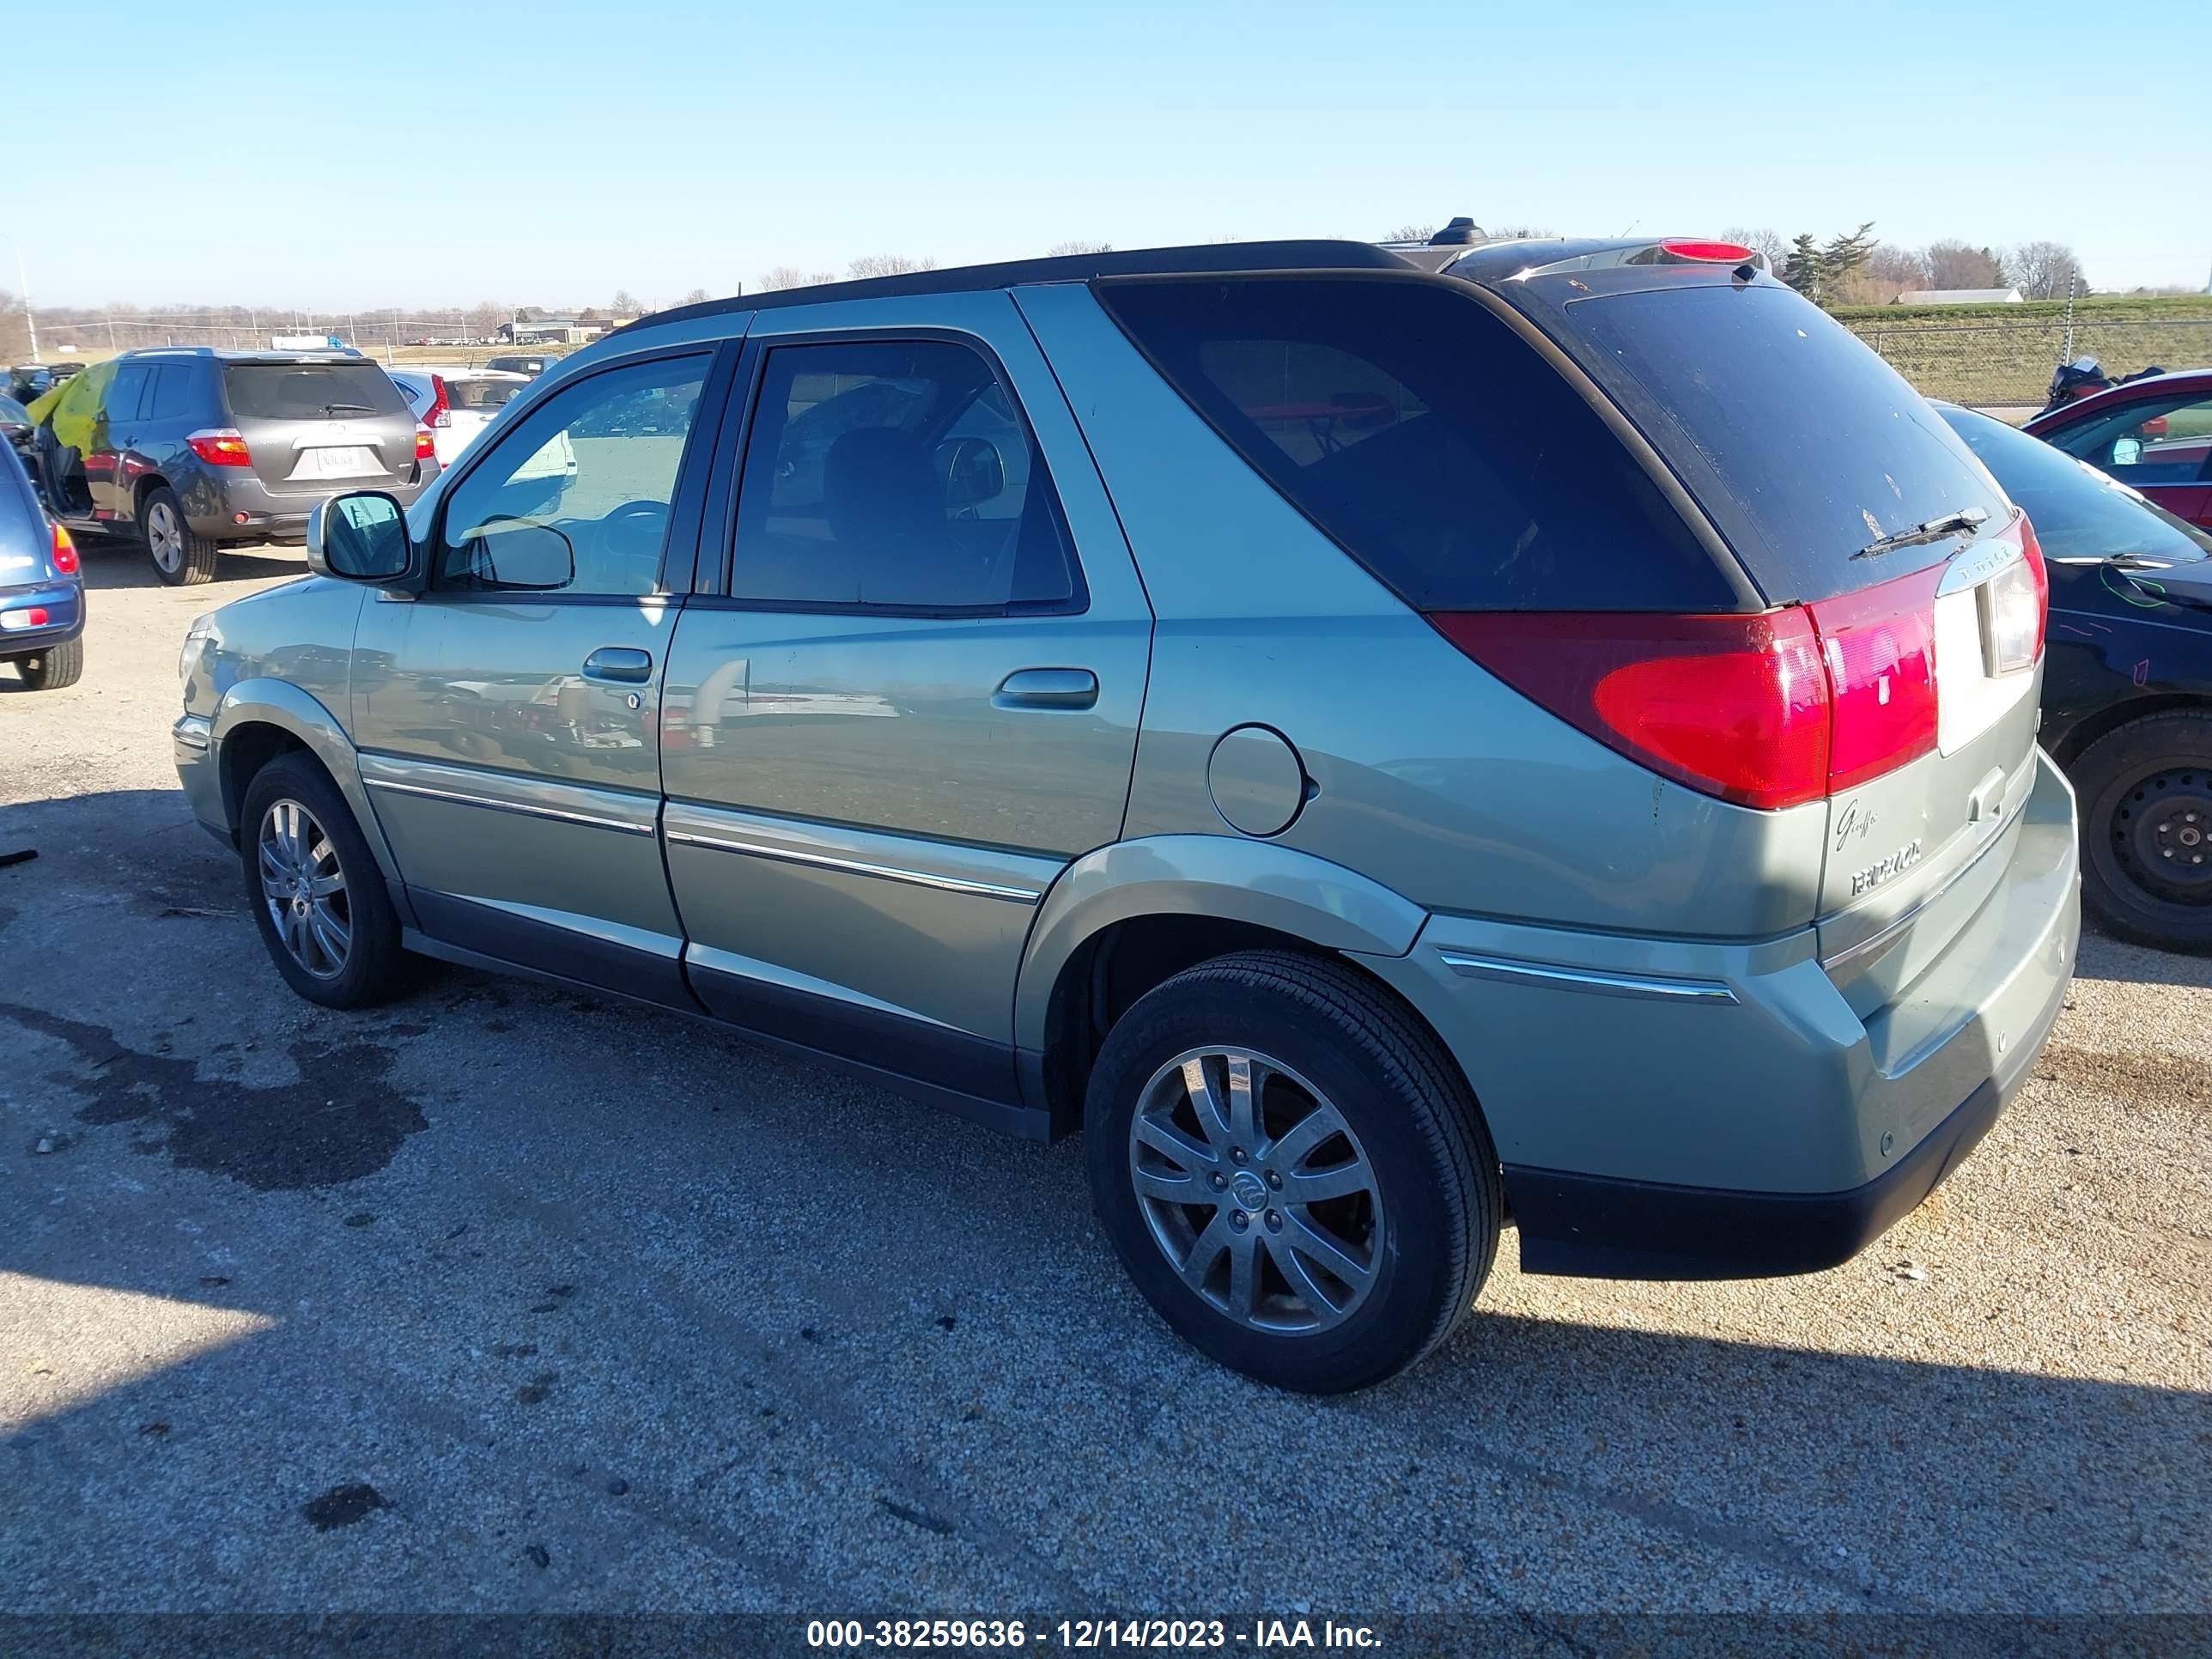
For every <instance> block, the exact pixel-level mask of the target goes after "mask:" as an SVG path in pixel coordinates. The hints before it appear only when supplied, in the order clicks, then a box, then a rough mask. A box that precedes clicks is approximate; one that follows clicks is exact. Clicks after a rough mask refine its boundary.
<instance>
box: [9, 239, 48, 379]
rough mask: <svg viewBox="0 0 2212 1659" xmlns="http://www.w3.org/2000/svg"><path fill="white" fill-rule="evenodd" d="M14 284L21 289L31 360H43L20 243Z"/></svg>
mask: <svg viewBox="0 0 2212 1659" xmlns="http://www.w3.org/2000/svg"><path fill="white" fill-rule="evenodd" d="M15 286H16V287H17V288H19V289H21V290H22V293H23V320H24V321H25V322H26V323H27V324H28V325H30V329H31V361H32V362H34V363H40V362H45V361H46V359H45V358H43V357H41V356H39V313H37V312H35V311H33V310H32V309H31V279H30V278H29V277H28V276H25V275H24V274H23V250H22V247H21V245H20V244H19V245H18V246H16V249H15Z"/></svg>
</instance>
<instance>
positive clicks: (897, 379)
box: [730, 340, 1085, 614]
mask: <svg viewBox="0 0 2212 1659" xmlns="http://www.w3.org/2000/svg"><path fill="white" fill-rule="evenodd" d="M730 592H731V594H732V597H733V598H736V599H744V600H749V601H750V602H752V603H754V604H757V605H789V606H793V607H795V608H799V609H817V610H827V609H840V610H842V609H876V608H889V609H896V610H906V611H931V612H943V611H957V612H966V613H982V614H995V613H998V612H1001V611H1046V612H1053V611H1080V610H1082V609H1083V607H1084V604H1085V599H1084V595H1083V590H1082V585H1081V582H1080V580H1079V576H1078V574H1077V569H1076V565H1075V562H1074V560H1073V557H1072V556H1070V551H1069V546H1068V538H1067V532H1066V526H1065V524H1064V522H1063V520H1062V518H1061V515H1060V503H1059V500H1058V498H1057V497H1056V496H1055V495H1054V493H1053V489H1052V483H1051V480H1050V479H1049V478H1048V477H1046V475H1045V470H1044V462H1043V458H1042V456H1040V455H1039V454H1038V453H1037V450H1036V446H1035V445H1034V444H1033V443H1031V442H1030V435H1029V428H1027V427H1026V426H1024V424H1023V423H1022V421H1021V419H1020V417H1019V416H1018V413H1017V412H1016V410H1015V407H1014V403H1013V399H1012V394H1011V393H1010V392H1008V391H1007V389H1006V386H1003V385H1002V384H1001V383H1000V380H999V379H998V376H997V374H995V373H994V370H993V368H992V367H991V365H990V364H989V363H988V362H986V361H985V360H984V358H983V357H982V356H981V355H980V354H978V353H977V352H975V351H974V350H972V349H969V347H967V346H964V345H960V344H957V343H953V342H951V341H946V340H915V341H901V340H870V341H865V342H855V343H852V344H849V345H795V346H778V347H776V348H775V349H774V350H772V351H770V352H769V354H768V357H767V361H766V363H765V365H764V366H763V369H762V371H761V387H760V393H759V397H758V400H757V404H756V405H755V413H754V416H753V425H752V430H751V432H750V435H749V436H748V438H747V440H746V445H745V459H744V472H743V474H742V477H741V478H740V482H739V485H738V526H737V545H736V549H735V551H734V555H733V564H732V571H731V576H730Z"/></svg>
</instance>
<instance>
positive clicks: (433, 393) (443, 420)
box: [418, 374, 453, 453]
mask: <svg viewBox="0 0 2212 1659" xmlns="http://www.w3.org/2000/svg"><path fill="white" fill-rule="evenodd" d="M422 424H423V425H425V426H427V427H447V426H451V425H453V404H450V403H448V402H447V401H446V377H445V376H444V375H442V374H433V375H432V376H431V377H430V408H429V411H428V413H427V414H425V415H424V416H422ZM418 453H419V452H418Z"/></svg>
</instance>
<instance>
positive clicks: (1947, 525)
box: [1851, 507, 1990, 559]
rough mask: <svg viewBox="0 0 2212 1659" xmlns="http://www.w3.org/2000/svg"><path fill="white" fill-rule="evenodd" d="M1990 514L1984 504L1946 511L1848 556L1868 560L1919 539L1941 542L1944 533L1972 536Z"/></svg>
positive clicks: (1871, 543)
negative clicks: (1936, 517)
mask: <svg viewBox="0 0 2212 1659" xmlns="http://www.w3.org/2000/svg"><path fill="white" fill-rule="evenodd" d="M1989 516H1990V514H1989V509H1988V508H1987V507H1960V509H1959V510H1958V511H1957V512H1956V513H1945V514H1944V515H1943V516H1942V518H1940V519H1928V520H1923V522H1921V523H1919V524H1917V525H1915V526H1912V528H1911V529H1910V530H1900V531H1899V532H1896V533H1895V534H1894V535H1890V536H1884V537H1881V538H1880V539H1878V540H1875V541H1871V542H1869V543H1868V544H1866V545H1865V546H1864V547H1863V548H1861V549H1859V550H1858V551H1857V552H1856V553H1854V554H1852V555H1851V556H1852V557H1853V558H1855V559H1871V558H1875V557H1878V556H1881V554H1884V553H1887V552H1888V551H1889V550H1891V549H1893V548H1899V547H1911V546H1914V545H1916V544H1918V543H1921V542H1940V541H1942V539H1943V538H1944V537H1946V536H1957V535H1968V536H1971V535H1972V534H1973V532H1975V531H1977V530H1978V529H1980V528H1981V527H1982V526H1983V525H1984V523H1985V522H1987V520H1988V519H1989Z"/></svg>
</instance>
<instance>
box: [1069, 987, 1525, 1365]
mask: <svg viewBox="0 0 2212 1659" xmlns="http://www.w3.org/2000/svg"><path fill="white" fill-rule="evenodd" d="M1193 1067H1195V1068H1196V1071H1197V1079H1198V1080H1197V1081H1196V1082H1194V1081H1193V1079H1192V1068H1193ZM1240 1067H1241V1068H1242V1069H1241V1071H1240ZM1247 1078H1249V1079H1253V1080H1254V1081H1253V1082H1252V1083H1250V1084H1248V1083H1246V1082H1245V1080H1244V1079H1247ZM1208 1100H1211V1101H1212V1102H1213V1103H1216V1105H1215V1107H1214V1109H1212V1111H1211V1112H1210V1113H1209V1109H1208V1108H1207V1107H1206V1101H1208ZM1240 1100H1251V1101H1256V1102H1257V1104H1256V1105H1255V1106H1253V1107H1250V1108H1249V1109H1248V1108H1245V1107H1242V1106H1240V1105H1239V1104H1238V1102H1239V1101H1240ZM1140 1119H1141V1122H1140ZM1084 1122H1085V1128H1084V1135H1085V1161H1086V1163H1087V1164H1088V1166H1089V1170H1090V1176H1091V1195H1092V1198H1093V1200H1094V1201H1095V1203H1096V1204H1097V1212H1098V1218H1099V1221H1100V1223H1101V1225H1103V1227H1104V1229H1105V1231H1106V1235H1107V1237H1108V1238H1109V1239H1110V1240H1111V1241H1112V1243H1113V1245H1114V1249H1115V1253H1116V1254H1117V1255H1120V1256H1121V1263H1122V1266H1123V1267H1126V1268H1127V1270H1128V1273H1129V1276H1130V1278H1131V1279H1133V1280H1134V1281H1135V1283H1136V1285H1137V1288H1138V1289H1139V1291H1142V1292H1143V1293H1144V1296H1145V1297H1146V1300H1147V1301H1149V1302H1150V1303H1151V1304H1152V1306H1153V1307H1154V1308H1155V1309H1156V1310H1158V1312H1159V1314H1160V1316H1161V1317H1163V1318H1164V1319H1165V1320H1166V1321H1167V1322H1168V1323H1169V1324H1170V1326H1172V1327H1173V1328H1175V1330H1176V1332H1177V1333H1178V1334H1180V1335H1182V1337H1183V1339H1184V1340H1187V1341H1188V1342H1189V1343H1190V1344H1191V1345H1192V1346H1194V1347H1195V1348H1197V1349H1199V1350H1200V1352H1203V1353H1205V1354H1206V1355H1208V1356H1209V1357H1211V1358H1213V1359H1215V1360H1217V1361H1218V1362H1219V1363H1220V1364H1224V1365H1226V1366H1229V1367H1230V1368H1231V1369H1232V1370H1239V1371H1242V1372H1243V1373H1244V1374H1245V1375H1246V1376H1252V1377H1255V1378H1257V1379H1258V1380H1259V1381H1261V1382H1263V1383H1271V1384H1273V1385H1274V1386H1276V1387H1279V1388H1285V1389H1298V1390H1300V1391H1302V1392H1305V1393H1310V1394H1336V1393H1342V1392H1345V1391H1347V1390H1350V1389H1360V1388H1365V1387H1367V1386H1368V1385H1370V1384H1371V1383H1380V1382H1382V1381H1383V1380H1384V1379H1385V1378H1388V1377H1390V1376H1395V1375H1396V1374H1397V1373H1398V1372H1400V1371H1401V1370H1405V1369H1406V1368H1407V1366H1409V1365H1412V1364H1414V1363H1415V1362H1416V1361H1418V1360H1419V1359H1420V1358H1423V1357H1424V1356H1425V1355H1426V1354H1428V1353H1429V1352H1431V1351H1432V1350H1434V1349H1435V1348H1436V1347H1437V1346H1439V1345H1441V1344H1442V1343H1443V1341H1444V1340H1445V1339H1446V1338H1447V1337H1449V1335H1450V1334H1452V1332H1453V1331H1454V1330H1455V1329H1456V1328H1458V1326H1459V1324H1460V1322H1461V1321H1462V1320H1463V1319H1464V1318H1465V1317H1466V1316H1467V1314H1468V1310H1469V1308H1470V1307H1471V1306H1472V1305H1473V1304H1474V1297H1475V1294H1476V1292H1477V1291H1480V1289H1481V1287H1482V1284H1483V1281H1484V1279H1486V1278H1487V1277H1488V1276H1489V1273H1490V1267H1491V1263H1492V1261H1493V1260H1494V1259H1495V1257H1496V1255H1497V1252H1498V1232H1499V1229H1500V1227H1501V1225H1503V1218H1504V1192H1503V1188H1502V1186H1501V1183H1500V1179H1499V1174H1498V1154H1497V1152H1496V1150H1495V1148H1494V1147H1493V1146H1492V1144H1491V1139H1490V1133H1489V1131H1488V1130H1487V1128H1486V1127H1485V1126H1484V1124H1483V1121H1482V1115H1481V1113H1480V1109H1478V1108H1477V1106H1476V1104H1475V1101H1474V1096H1473V1094H1472V1092H1471V1091H1469V1090H1468V1086H1467V1083H1466V1080H1465V1079H1464V1078H1462V1076H1461V1074H1460V1072H1459V1069H1458V1067H1457V1066H1456V1065H1455V1063H1454V1062H1453V1060H1452V1059H1451V1056H1450V1055H1449V1054H1448V1053H1447V1052H1446V1051H1445V1049H1444V1048H1443V1044H1442V1043H1441V1042H1438V1041H1437V1037H1436V1036H1435V1035H1434V1034H1433V1033H1432V1032H1431V1031H1430V1030H1428V1029H1427V1028H1426V1027H1425V1026H1424V1025H1422V1024H1420V1022H1419V1020H1418V1019H1417V1018H1415V1017H1414V1016H1413V1014H1412V1012H1410V1011H1409V1010H1407V1008H1405V1007H1404V1006H1402V1005H1401V1004H1400V1003H1399V1002H1398V1001H1397V1000H1395V999H1394V998H1392V997H1391V996H1390V995H1389V994H1388V993H1387V992H1385V991H1383V990H1382V989H1381V988H1380V987H1377V986H1376V985H1375V984H1374V983H1372V982H1371V981H1369V980H1367V979H1365V978H1364V977H1362V976H1361V975H1358V974H1357V973H1355V972H1354V971H1353V970H1352V969H1350V968H1348V967H1346V966H1345V965H1344V964H1342V963H1336V962H1332V961H1329V960H1328V959H1326V958H1323V957H1308V956H1302V955H1299V954H1297V953H1295V952H1291V951H1243V952H1239V953H1237V954H1236V955H1233V956H1226V957H1219V958H1218V959H1216V960H1214V961H1212V962H1208V963H1201V964H1200V965H1199V966H1198V967H1195V968H1193V969H1188V971H1186V972H1184V973H1181V974H1178V975H1176V976H1175V977H1174V978H1173V979H1170V980H1169V981H1167V982H1166V983H1165V984H1164V985H1161V986H1159V987H1157V988H1156V989H1154V990H1152V992H1150V993H1148V994H1146V995H1145V996H1144V997H1142V998H1140V999H1139V1000H1138V1001H1137V1003H1136V1004H1135V1006H1133V1007H1132V1008H1130V1010H1129V1011H1128V1012H1127V1013H1126V1014H1124V1015H1123V1016H1122V1017H1121V1019H1120V1021H1119V1022H1117V1023H1116V1024H1115V1026H1114V1029H1113V1030H1112V1031H1110V1032H1109V1034H1108V1036H1107V1038H1106V1042H1105V1044H1104V1046H1103V1048H1102V1049H1101V1050H1100V1052H1099V1055H1098V1062H1097V1066H1096V1068H1095V1069H1094V1070H1093V1071H1092V1073H1091V1085H1090V1089H1089V1093H1088V1097H1087V1100H1086V1102H1085V1120H1084ZM1316 1125H1318V1126H1319V1127H1315V1126H1316ZM1201 1137H1202V1138H1201ZM1184 1176H1188V1180H1185V1179H1184V1178H1183V1177H1184ZM1302 1183H1311V1185H1310V1191H1311V1193H1312V1194H1313V1195H1312V1196H1311V1197H1301V1195H1300V1194H1299V1191H1298V1188H1299V1187H1300V1185H1301V1184H1302Z"/></svg>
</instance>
